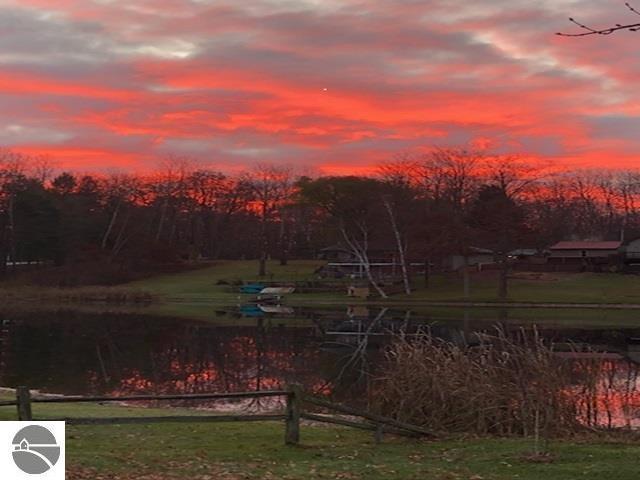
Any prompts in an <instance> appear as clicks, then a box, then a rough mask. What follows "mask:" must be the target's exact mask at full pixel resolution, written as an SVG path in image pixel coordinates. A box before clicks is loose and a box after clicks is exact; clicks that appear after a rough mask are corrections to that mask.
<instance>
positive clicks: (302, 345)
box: [0, 307, 640, 425]
mask: <svg viewBox="0 0 640 480" xmlns="http://www.w3.org/2000/svg"><path fill="white" fill-rule="evenodd" d="M0 318H1V319H2V320H3V323H2V329H1V330H0V386H17V385H28V386H29V387H31V388H35V389H39V390H42V391H46V392H54V393H64V394H130V393H143V392H145V393H178V392H184V393H198V392H207V391H245V390H257V389H269V388H279V387H282V386H284V385H286V384H288V383H300V384H302V385H303V386H304V387H305V388H306V389H308V390H311V391H314V392H317V393H323V394H330V395H332V396H334V397H336V398H337V399H338V400H343V401H349V402H351V403H353V402H366V401H367V394H368V392H369V391H370V390H369V389H368V385H369V382H370V380H371V378H372V376H375V370H376V365H378V364H379V362H380V358H381V355H382V353H383V350H384V349H383V348H382V347H384V345H386V344H387V343H388V342H389V340H390V338H392V335H394V334H404V335H415V334H419V333H420V332H422V331H425V330H427V329H428V330H429V331H431V332H432V333H433V334H435V335H437V336H439V337H442V338H444V339H446V340H448V341H451V342H454V343H456V344H458V345H461V346H473V345H474V344H475V343H477V342H479V341H481V340H482V336H483V335H486V334H488V333H491V332H492V331H493V329H494V328H495V327H496V325H499V326H500V327H501V328H502V329H504V330H505V331H506V332H509V331H513V332H516V331H519V329H521V328H531V327H532V325H533V323H534V322H532V321H529V320H527V321H518V320H516V319H513V318H511V319H510V318H509V315H508V312H503V313H499V314H498V315H497V316H496V317H495V318H496V319H495V320H492V319H484V320H479V319H477V318H473V317H472V315H470V314H469V313H468V312H467V313H466V314H465V313H464V312H462V313H461V314H460V315H459V316H457V317H454V318H447V319H446V320H441V319H439V318H438V315H437V314H428V313H426V314H425V313H416V312H411V311H407V310H402V309H366V308H363V307H350V308H342V309H312V308H302V309H297V310H296V311H295V312H294V311H291V310H290V309H287V310H286V311H277V310H274V309H261V310H260V312H259V313H258V312H257V311H255V310H251V311H249V310H248V309H246V308H242V307H240V308H238V307H233V308H229V309H219V310H218V311H215V312H214V311H212V312H211V319H210V320H211V321H210V322H203V321H199V322H196V321H192V320H185V319H181V318H167V317H159V316H149V315H140V314H123V313H119V314H115V313H103V314H89V313H78V312H72V311H63V312H50V313H41V312H40V313H38V314H27V313H23V314H21V313H11V314H10V313H5V314H3V315H2V316H1V317H0ZM538 329H539V332H540V334H541V335H542V336H543V337H544V338H546V339H547V340H549V341H553V342H555V344H556V345H557V348H558V350H561V351H562V350H565V351H566V352H567V353H566V355H567V357H568V361H572V362H575V363H576V387H575V391H574V392H573V393H574V394H577V395H582V394H584V409H583V412H584V413H582V415H584V416H585V419H587V420H588V421H589V422H596V423H598V424H602V423H605V424H606V423H611V424H629V425H631V424H633V425H636V423H637V418H638V415H637V412H638V409H639V408H640V396H639V391H640V389H639V388H638V372H639V370H638V365H637V363H636V362H638V361H639V360H640V347H639V345H638V343H640V342H639V341H638V339H639V338H640V328H636V327H622V328H615V329H614V328H610V327H609V328H590V329H584V328H576V327H563V326H557V325H549V326H544V325H543V326H539V327H538ZM565 347H566V348H565ZM580 349H582V350H583V352H584V355H583V357H584V358H578V357H576V354H575V350H580ZM569 351H571V352H573V353H569ZM594 352H597V353H594ZM588 369H591V370H593V369H599V372H601V373H599V374H598V376H597V378H598V381H599V382H601V383H600V385H599V389H598V391H599V392H600V393H598V395H596V397H594V398H591V397H593V395H592V396H591V397H589V395H587V394H586V393H585V392H586V389H582V387H583V386H584V385H583V384H581V382H583V381H586V380H585V379H587V378H591V377H590V376H588V375H583V373H584V372H586V371H587V370H588ZM581 372H582V373H581ZM596 417H597V418H596Z"/></svg>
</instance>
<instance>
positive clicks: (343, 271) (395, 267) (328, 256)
mask: <svg viewBox="0 0 640 480" xmlns="http://www.w3.org/2000/svg"><path fill="white" fill-rule="evenodd" d="M367 255H368V258H369V267H370V268H371V271H372V272H373V274H374V276H375V277H377V278H378V279H382V278H385V277H395V276H397V275H398V272H399V271H400V268H401V266H400V263H399V262H398V261H397V259H396V251H395V249H394V248H387V247H383V246H377V247H376V246H372V247H371V248H369V250H368V252H367ZM318 258H319V259H322V260H326V261H327V264H326V265H324V266H322V267H320V268H319V269H318V270H317V271H316V273H317V274H318V275H320V276H321V277H323V278H324V277H332V278H344V277H349V278H364V277H365V265H364V264H363V263H362V262H361V261H360V259H359V258H358V256H357V255H356V254H355V253H353V251H351V250H349V249H348V248H346V247H344V246H342V245H340V244H338V245H332V246H330V247H326V248H323V249H321V250H320V251H319V252H318Z"/></svg>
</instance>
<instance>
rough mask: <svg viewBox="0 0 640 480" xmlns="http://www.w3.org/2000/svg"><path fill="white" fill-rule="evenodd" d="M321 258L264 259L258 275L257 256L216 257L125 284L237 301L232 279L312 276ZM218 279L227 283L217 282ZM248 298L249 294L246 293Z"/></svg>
mask: <svg viewBox="0 0 640 480" xmlns="http://www.w3.org/2000/svg"><path fill="white" fill-rule="evenodd" d="M322 263H323V262H321V261H315V260H296V261H291V262H289V264H288V265H285V266H281V265H280V264H279V263H278V262H277V261H270V262H267V276H266V277H263V278H262V279H261V278H260V277H258V261H257V260H238V261H220V262H216V263H215V264H213V265H211V266H209V267H206V268H201V269H198V270H191V271H187V272H182V273H177V274H171V275H161V276H158V277H152V278H149V279H145V280H140V281H137V282H132V283H129V284H127V285H126V286H127V287H132V288H135V289H140V290H144V291H149V292H152V293H154V294H159V295H163V296H165V297H167V298H170V299H174V300H186V301H188V300H206V301H216V302H231V303H237V302H238V301H239V300H241V299H242V297H241V296H240V294H239V293H238V287H237V286H232V285H230V284H231V283H233V282H234V281H244V282H252V281H260V280H262V281H267V282H270V281H281V282H286V281H296V280H313V279H314V274H313V272H314V270H315V269H316V268H318V267H319V266H320V265H322ZM220 281H224V282H227V283H229V285H219V284H218V283H219V282H220ZM246 298H249V296H246Z"/></svg>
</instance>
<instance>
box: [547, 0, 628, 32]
mask: <svg viewBox="0 0 640 480" xmlns="http://www.w3.org/2000/svg"><path fill="white" fill-rule="evenodd" d="M625 6H626V7H627V9H628V10H629V11H630V12H632V13H634V14H636V15H640V10H637V9H636V8H634V7H633V6H632V5H631V4H630V3H629V2H625ZM569 21H570V22H571V23H573V24H575V25H577V26H578V27H580V28H581V29H582V30H583V31H582V32H579V33H563V32H558V33H556V35H560V36H561V37H587V36H589V35H611V34H612V33H615V32H618V31H620V30H626V31H629V32H637V31H639V30H640V23H626V24H621V23H616V24H615V25H614V26H611V27H604V28H598V27H596V28H593V27H590V26H588V25H585V24H584V23H581V22H579V21H577V20H576V19H575V18H569Z"/></svg>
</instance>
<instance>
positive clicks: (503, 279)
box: [498, 254, 509, 300]
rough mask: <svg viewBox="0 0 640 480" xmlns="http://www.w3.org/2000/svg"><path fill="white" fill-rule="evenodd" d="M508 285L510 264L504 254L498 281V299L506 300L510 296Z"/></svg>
mask: <svg viewBox="0 0 640 480" xmlns="http://www.w3.org/2000/svg"><path fill="white" fill-rule="evenodd" d="M508 283H509V262H508V259H507V256H506V255H504V254H502V259H501V262H500V278H499V281H498V298H499V299H500V300H506V299H507V295H508V293H509V292H508Z"/></svg>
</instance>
